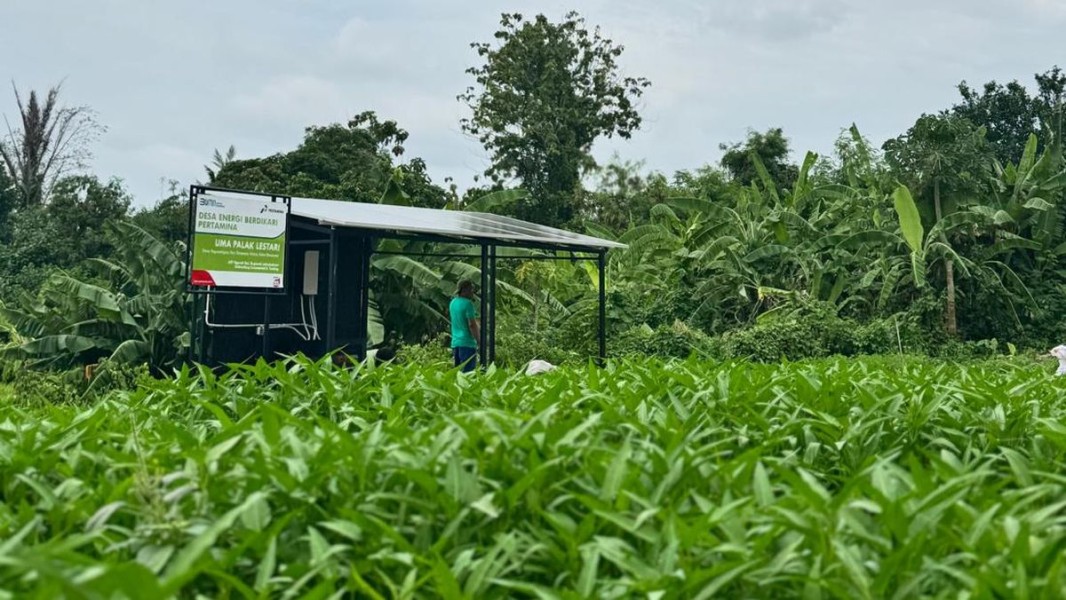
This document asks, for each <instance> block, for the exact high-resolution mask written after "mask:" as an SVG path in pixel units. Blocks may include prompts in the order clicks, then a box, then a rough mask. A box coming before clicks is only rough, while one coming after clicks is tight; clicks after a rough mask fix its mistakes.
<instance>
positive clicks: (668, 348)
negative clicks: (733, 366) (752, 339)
mask: <svg viewBox="0 0 1066 600" xmlns="http://www.w3.org/2000/svg"><path fill="white" fill-rule="evenodd" d="M608 347H609V348H610V354H611V356H615V357H625V356H657V357H662V358H688V357H689V356H691V355H693V354H695V355H698V356H702V357H710V356H715V357H716V356H718V355H719V354H720V352H719V351H718V348H717V347H716V346H715V344H714V340H713V339H712V338H711V337H709V336H707V335H706V334H705V333H703V332H702V331H700V330H699V329H693V328H692V327H689V326H688V325H687V324H685V323H684V322H682V321H675V322H674V324H673V325H671V326H664V325H660V326H659V327H655V328H652V327H649V326H648V325H640V326H638V327H633V328H630V329H628V330H626V331H624V332H622V333H621V334H620V335H619V336H617V338H616V339H614V340H608Z"/></svg>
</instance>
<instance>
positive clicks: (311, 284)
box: [304, 250, 318, 296]
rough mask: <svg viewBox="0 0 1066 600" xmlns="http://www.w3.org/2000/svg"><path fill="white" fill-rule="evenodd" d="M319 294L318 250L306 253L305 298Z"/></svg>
mask: <svg viewBox="0 0 1066 600" xmlns="http://www.w3.org/2000/svg"><path fill="white" fill-rule="evenodd" d="M317 294H318V250H308V251H307V252H304V296H315V295H317Z"/></svg>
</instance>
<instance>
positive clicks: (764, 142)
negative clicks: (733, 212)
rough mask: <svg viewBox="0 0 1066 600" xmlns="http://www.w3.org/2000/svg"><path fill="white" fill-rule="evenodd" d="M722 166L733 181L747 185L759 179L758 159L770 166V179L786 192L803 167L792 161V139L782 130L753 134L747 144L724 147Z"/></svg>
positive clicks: (767, 167) (753, 132)
mask: <svg viewBox="0 0 1066 600" xmlns="http://www.w3.org/2000/svg"><path fill="white" fill-rule="evenodd" d="M719 148H720V149H722V150H724V151H725V154H723V155H722V160H721V164H722V167H723V168H724V169H725V170H726V171H728V172H729V174H730V175H731V176H732V178H733V181H736V182H737V183H739V184H741V185H744V186H747V185H751V182H753V181H757V180H758V178H759V175H758V172H757V171H756V167H755V160H754V159H753V158H752V156H753V155H754V156H758V157H759V160H761V161H762V164H763V165H764V166H766V170H767V172H769V174H770V178H771V179H773V180H774V181H775V182H777V184H778V185H779V186H781V188H782V189H789V188H791V187H792V184H793V183H795V181H796V176H797V175H798V174H799V167H797V166H796V165H794V164H792V163H790V162H789V161H788V156H789V147H788V138H786V137H785V134H784V132H783V131H782V130H781V128H780V127H775V128H771V129H768V130H766V133H759V132H757V131H749V132H748V139H746V140H744V142H743V143H735V144H732V145H727V144H721V145H720V146H719Z"/></svg>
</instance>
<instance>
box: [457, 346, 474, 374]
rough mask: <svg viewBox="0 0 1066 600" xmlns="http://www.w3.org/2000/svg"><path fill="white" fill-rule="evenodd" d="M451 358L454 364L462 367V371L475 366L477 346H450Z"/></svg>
mask: <svg viewBox="0 0 1066 600" xmlns="http://www.w3.org/2000/svg"><path fill="white" fill-rule="evenodd" d="M452 358H453V359H455V366H457V367H462V368H463V373H469V372H471V371H473V370H474V369H476V368H477V348H452Z"/></svg>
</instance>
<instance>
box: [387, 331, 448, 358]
mask: <svg viewBox="0 0 1066 600" xmlns="http://www.w3.org/2000/svg"><path fill="white" fill-rule="evenodd" d="M396 360H397V361H398V362H402V363H405V364H415V365H438V366H442V365H450V364H451V362H452V354H451V350H450V349H449V347H448V334H447V333H440V334H438V335H437V336H435V337H432V338H425V339H423V340H422V342H421V343H419V344H400V347H399V350H397V352H396Z"/></svg>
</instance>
